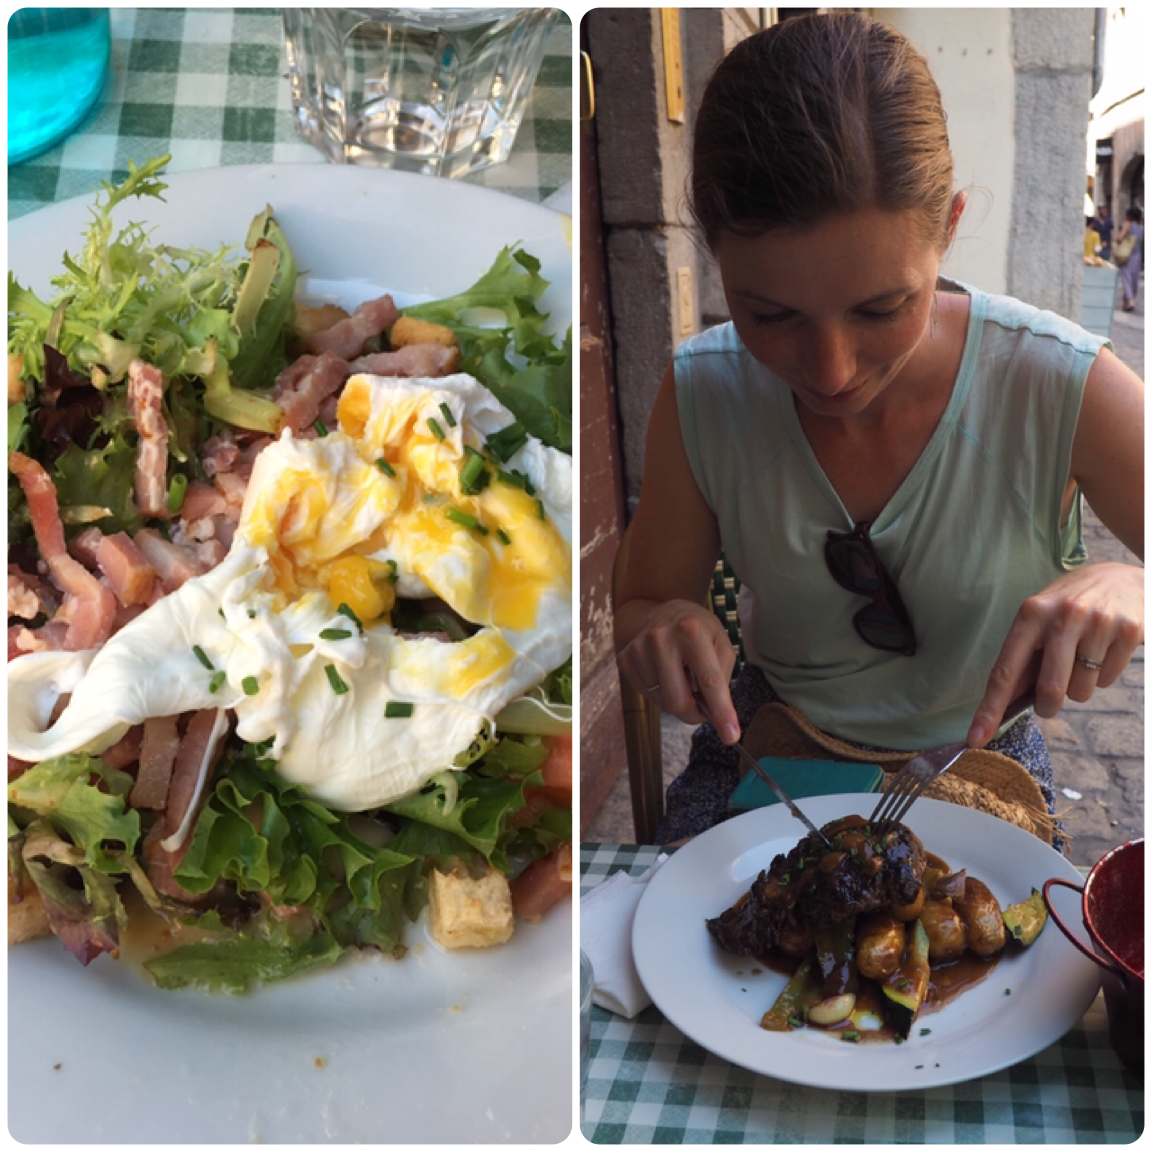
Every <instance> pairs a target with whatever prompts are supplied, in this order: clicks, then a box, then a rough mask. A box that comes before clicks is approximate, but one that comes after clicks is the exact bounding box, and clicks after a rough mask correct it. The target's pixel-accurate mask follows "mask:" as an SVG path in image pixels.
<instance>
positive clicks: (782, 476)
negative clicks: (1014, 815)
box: [616, 13, 1143, 842]
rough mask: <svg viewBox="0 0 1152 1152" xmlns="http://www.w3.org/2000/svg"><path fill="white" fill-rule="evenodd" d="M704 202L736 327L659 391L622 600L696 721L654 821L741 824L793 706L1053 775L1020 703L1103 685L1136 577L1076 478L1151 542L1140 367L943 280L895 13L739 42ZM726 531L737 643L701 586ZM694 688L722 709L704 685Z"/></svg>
mask: <svg viewBox="0 0 1152 1152" xmlns="http://www.w3.org/2000/svg"><path fill="white" fill-rule="evenodd" d="M691 199H692V208H693V212H694V214H695V216H696V219H697V221H698V223H699V225H700V228H701V231H702V234H703V236H704V239H705V240H706V242H707V244H708V246H709V248H710V249H711V251H712V253H713V255H714V256H715V258H716V260H717V263H718V266H719V271H720V277H721V281H722V284H723V288H724V292H725V296H726V299H727V303H728V307H729V313H730V315H731V317H732V321H731V323H729V324H725V325H721V326H719V327H717V328H713V329H709V330H708V331H706V332H704V333H701V334H700V335H698V336H695V337H692V338H691V339H689V340H688V341H687V342H686V343H685V344H684V345H682V346H681V347H680V348H679V349H678V351H677V353H676V355H675V357H674V360H673V364H672V365H671V366H670V367H669V369H668V371H667V372H666V373H665V376H664V380H663V383H662V385H661V387H660V390H659V393H658V395H657V399H656V401H655V404H654V406H653V411H652V415H651V421H650V425H649V431H648V441H647V450H646V455H645V474H644V482H643V487H642V492H641V497H640V501H639V504H638V507H637V510H636V515H635V518H634V521H633V524H632V527H631V538H630V547H629V559H628V563H627V565H626V567H625V570H624V571H623V573H622V576H621V582H620V585H619V595H618V600H617V612H616V642H617V651H618V662H619V666H620V669H621V672H622V673H623V675H625V676H626V677H627V678H628V679H629V680H630V681H631V682H632V683H633V684H634V685H635V686H636V687H637V688H638V689H639V690H640V691H642V692H644V693H645V694H646V695H648V696H649V697H650V698H651V699H653V700H654V701H656V702H658V703H659V704H660V705H661V706H662V707H663V708H664V710H665V711H667V712H670V713H672V714H673V715H675V716H678V717H679V718H680V719H682V720H685V721H688V722H691V723H700V722H702V721H703V720H704V719H705V712H707V715H708V717H709V718H711V720H712V721H713V723H714V727H713V726H712V725H708V724H705V725H704V726H703V727H702V728H700V729H699V730H698V732H697V734H696V736H695V738H694V741H693V751H692V755H691V758H690V760H689V765H688V767H687V768H686V770H685V771H684V773H683V774H682V775H681V776H680V777H679V778H678V779H677V780H676V781H674V782H673V784H672V786H671V787H670V788H669V791H668V813H667V815H666V817H665V821H664V824H663V826H662V827H661V829H660V833H659V837H658V839H659V840H660V841H661V842H667V841H670V840H675V839H680V838H683V837H685V836H689V835H693V834H695V833H698V832H700V831H703V830H704V829H705V828H707V827H709V826H711V825H712V824H714V823H716V822H717V821H718V820H720V819H723V818H724V817H725V816H726V815H728V811H727V797H728V795H729V794H730V792H731V790H732V788H733V787H734V786H735V784H736V782H737V778H738V769H737V766H736V758H735V755H734V753H733V750H732V749H730V748H727V747H726V746H727V745H730V744H731V743H733V742H734V741H735V740H736V739H737V738H738V737H739V735H740V731H741V728H742V727H743V726H746V725H747V724H748V723H749V722H750V720H751V718H752V716H753V715H754V714H755V712H756V711H757V709H758V708H759V707H760V706H761V705H762V704H764V703H766V702H768V701H770V700H773V699H776V698H780V699H783V700H784V701H786V702H787V703H789V704H791V705H793V706H794V707H796V708H798V709H799V710H800V711H801V712H802V713H804V714H805V716H806V717H807V718H808V720H810V721H811V722H812V723H813V724H815V725H816V726H817V727H818V728H819V729H821V730H822V731H824V732H826V733H829V734H831V735H833V736H835V737H837V738H839V739H842V740H845V741H849V742H851V743H854V744H857V745H860V746H865V747H869V748H880V749H891V750H905V749H920V748H924V747H930V746H934V745H938V744H943V743H947V742H951V741H956V740H962V739H965V738H967V739H968V741H969V742H970V743H971V744H972V745H973V746H975V747H985V746H987V747H990V748H993V749H997V750H999V751H1002V752H1004V753H1006V754H1008V755H1011V756H1013V757H1014V758H1015V759H1017V760H1018V761H1020V762H1021V763H1023V764H1024V765H1025V767H1026V768H1028V770H1029V771H1030V772H1032V773H1033V775H1034V776H1035V777H1036V778H1037V780H1038V782H1039V783H1040V785H1041V787H1042V789H1044V790H1045V794H1046V796H1047V798H1048V800H1049V806H1050V807H1051V803H1052V801H1051V765H1050V762H1049V761H1048V757H1047V752H1046V749H1045V748H1044V744H1043V738H1042V737H1041V735H1040V733H1039V729H1038V728H1037V727H1036V724H1035V721H1034V719H1033V718H1032V716H1031V715H1029V716H1028V717H1026V718H1025V719H1023V720H1021V721H1019V723H1017V724H1016V725H1015V726H1014V727H1013V728H1012V729H1011V730H1010V731H1009V732H1007V733H1000V734H997V728H998V726H999V724H1000V721H1001V719H1002V717H1003V714H1004V711H1005V707H1006V706H1007V704H1008V703H1009V702H1010V701H1011V700H1013V699H1014V697H1015V696H1016V695H1018V694H1019V692H1021V691H1022V690H1023V689H1024V688H1025V687H1028V686H1029V684H1030V683H1032V682H1034V684H1035V690H1036V697H1037V704H1036V711H1037V712H1038V713H1039V714H1040V715H1042V716H1053V715H1055V714H1056V712H1057V711H1058V710H1059V708H1060V706H1061V704H1062V702H1063V700H1064V699H1065V697H1071V698H1072V699H1075V700H1086V699H1087V698H1088V697H1089V696H1091V694H1092V693H1093V691H1094V690H1095V689H1096V688H1097V687H1100V686H1104V685H1107V684H1111V683H1112V682H1113V681H1115V680H1116V679H1117V678H1118V677H1119V675H1120V673H1121V671H1122V669H1123V668H1124V667H1125V665H1126V664H1127V663H1128V661H1129V660H1130V658H1131V656H1132V654H1133V652H1134V650H1135V648H1136V647H1137V645H1138V644H1139V643H1141V641H1142V637H1143V579H1142V571H1141V570H1140V569H1138V568H1136V567H1134V566H1130V565H1122V564H1094V565H1086V564H1084V563H1083V560H1084V552H1083V547H1082V544H1081V540H1080V499H1081V495H1082V494H1083V496H1085V497H1086V498H1087V499H1088V500H1089V502H1090V503H1091V505H1092V507H1093V508H1094V509H1095V511H1096V512H1097V513H1098V514H1099V515H1100V517H1101V518H1102V519H1103V520H1104V522H1105V523H1106V524H1107V525H1108V526H1109V528H1110V529H1111V530H1112V531H1113V532H1115V533H1116V534H1117V535H1118V536H1119V537H1120V539H1121V540H1122V541H1123V542H1124V543H1125V544H1126V545H1127V546H1128V547H1129V548H1131V549H1132V550H1133V551H1135V552H1137V553H1139V552H1140V550H1141V547H1142V521H1143V472H1142V458H1143V436H1142V412H1143V397H1142V385H1141V382H1140V381H1139V379H1138V378H1137V377H1136V376H1135V375H1134V374H1133V373H1131V372H1130V371H1129V370H1128V369H1127V368H1125V367H1124V365H1123V364H1121V363H1120V361H1119V360H1117V358H1116V357H1115V356H1114V355H1113V354H1112V353H1111V351H1109V350H1108V349H1107V348H1106V347H1102V345H1103V344H1104V342H1103V341H1102V340H1101V339H1099V338H1097V337H1094V336H1091V335H1089V334H1088V333H1086V332H1084V331H1082V330H1081V329H1079V328H1077V327H1076V326H1075V325H1072V324H1070V323H1069V322H1067V321H1064V320H1062V319H1060V318H1059V317H1056V316H1053V315H1051V314H1049V313H1042V312H1039V311H1037V310H1035V309H1032V308H1029V307H1028V306H1026V305H1023V304H1020V303H1019V302H1017V301H1014V300H1009V299H1007V298H1001V297H991V296H988V295H987V294H985V293H982V292H979V291H977V290H976V289H973V288H968V287H965V286H962V285H959V284H955V283H951V282H948V281H945V280H940V279H939V278H938V272H939V265H940V259H941V257H942V255H943V253H944V252H945V250H946V249H947V247H948V244H949V243H950V241H951V239H952V236H953V235H954V233H955V230H956V226H957V223H958V221H959V219H960V216H961V213H962V212H963V209H964V200H965V197H964V194H963V193H962V192H961V193H954V191H953V187H952V158H951V153H950V150H949V146H948V138H947V133H946V129H945V121H944V113H943V109H942V107H941V103H940V96H939V92H938V91H937V88H936V85H935V83H934V82H933V80H932V78H931V76H930V74H929V72H928V69H927V65H926V64H925V62H924V60H923V58H922V57H920V56H919V55H918V54H917V53H916V52H915V50H914V49H913V48H912V47H911V46H910V45H909V44H908V43H907V41H905V40H904V39H903V37H901V36H900V35H899V33H897V32H895V31H894V30H892V29H890V28H888V27H886V26H884V25H882V24H879V23H876V22H873V21H871V20H869V19H868V18H866V17H864V16H862V15H858V14H855V13H837V14H832V15H820V16H804V17H794V18H792V19H789V20H787V21H785V22H783V23H782V24H780V25H777V26H775V27H773V28H771V29H769V30H768V31H766V32H763V33H760V34H758V35H756V36H753V37H751V38H749V39H748V40H745V41H744V42H742V43H741V44H739V45H738V46H737V47H736V48H735V49H734V50H733V51H732V52H731V53H730V54H729V55H728V57H726V58H725V60H724V61H722V62H721V64H720V66H719V68H718V69H717V71H716V73H715V74H714V76H713V78H712V79H711V81H710V83H709V85H708V87H707V90H706V92H705V94H704V97H703V101H702V105H701V108H700V113H699V116H698V120H697V128H696V139H695V144H694V151H693V174H692V185H691ZM721 550H722V551H723V552H724V554H725V556H726V558H727V559H728V560H729V561H730V563H731V564H732V567H733V568H734V569H735V571H736V573H737V575H738V576H739V577H740V578H741V580H742V582H743V585H744V588H743V591H742V593H741V606H740V612H741V625H742V635H743V638H744V643H745V649H746V652H747V655H748V663H747V665H746V666H745V669H744V670H743V671H742V672H741V674H740V676H739V677H738V678H737V680H736V682H735V684H734V686H733V688H732V692H731V695H730V694H729V676H730V673H731V670H732V668H733V665H734V654H733V651H732V649H731V646H730V644H729V641H728V638H727V634H726V633H725V631H724V629H723V627H722V626H721V625H720V623H719V622H718V621H717V620H716V618H715V617H714V616H713V614H712V613H711V612H710V611H709V610H708V609H707V608H705V607H703V594H704V590H705V588H706V587H707V582H708V579H709V575H710V573H711V572H712V569H713V566H714V564H715V561H716V559H717V556H718V555H719V553H720V552H721ZM694 689H696V690H698V691H699V693H700V695H701V697H702V699H703V702H704V705H705V707H704V708H701V707H700V706H699V705H698V704H697V701H696V698H695V697H694V695H693V691H694Z"/></svg>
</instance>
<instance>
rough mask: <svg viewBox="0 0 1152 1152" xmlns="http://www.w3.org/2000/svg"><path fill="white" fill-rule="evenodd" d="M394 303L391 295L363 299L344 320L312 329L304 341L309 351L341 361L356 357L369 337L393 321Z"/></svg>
mask: <svg viewBox="0 0 1152 1152" xmlns="http://www.w3.org/2000/svg"><path fill="white" fill-rule="evenodd" d="M396 316H397V311H396V305H395V304H394V303H393V302H392V297H391V296H380V297H377V298H376V299H375V300H366V301H365V302H364V303H363V304H361V305H360V307H359V308H357V309H356V311H355V312H353V313H352V315H351V316H349V317H348V318H347V319H346V320H338V321H337V322H336V323H335V324H333V325H332V327H331V328H324V329H322V330H321V331H319V332H313V333H312V335H311V336H309V337H308V339H307V341H306V342H305V346H306V347H307V349H308V351H309V352H316V353H320V352H334V353H335V354H336V355H337V356H340V357H342V358H343V359H345V360H348V359H350V358H351V357H353V356H359V355H360V353H361V352H362V351H363V349H364V345H365V344H366V343H367V342H368V341H369V340H371V339H372V337H373V336H379V335H380V333H381V332H385V331H387V329H389V328H391V327H392V325H393V324H395V323H396Z"/></svg>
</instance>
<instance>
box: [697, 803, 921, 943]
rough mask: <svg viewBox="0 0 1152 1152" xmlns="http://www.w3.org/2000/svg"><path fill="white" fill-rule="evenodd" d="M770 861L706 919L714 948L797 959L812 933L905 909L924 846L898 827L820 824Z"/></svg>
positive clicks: (857, 821)
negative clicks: (880, 828)
mask: <svg viewBox="0 0 1152 1152" xmlns="http://www.w3.org/2000/svg"><path fill="white" fill-rule="evenodd" d="M823 832H824V835H825V836H827V838H828V839H829V840H830V841H831V844H832V847H831V848H829V847H828V846H827V845H826V844H824V842H823V841H821V840H820V839H819V838H818V837H817V836H816V835H815V833H812V834H810V835H808V836H805V837H804V839H803V840H801V841H800V843H799V844H797V845H796V847H795V848H793V849H792V850H791V851H790V852H787V853H784V854H781V855H779V856H777V857H776V859H775V860H773V861H772V865H771V867H770V868H769V869H768V870H767V871H765V872H761V873H760V875H759V876H758V877H757V878H756V880H755V881H754V882H753V884H752V887H751V889H750V890H749V891H748V892H747V893H745V894H744V895H743V896H742V897H741V898H740V899H739V900H738V901H737V902H736V903H735V904H734V905H733V906H732V907H731V908H728V909H726V910H725V911H724V912H722V913H721V914H720V915H719V916H717V917H716V918H715V919H712V920H708V921H707V924H708V930H709V931H710V932H711V933H712V935H713V936H714V937H715V938H716V940H717V941H718V942H719V943H720V945H721V947H723V948H725V949H727V950H728V951H729V952H733V953H735V954H736V955H738V956H764V955H767V954H768V953H769V952H773V951H777V950H779V951H782V952H785V953H787V954H789V955H801V954H802V953H803V952H804V951H806V949H807V946H808V944H809V943H810V940H811V936H810V932H811V929H812V928H823V927H828V926H830V925H834V924H839V923H842V922H843V921H845V920H849V919H853V918H855V917H856V916H859V915H861V914H862V913H864V912H871V911H873V910H874V909H877V908H886V907H890V906H892V905H905V904H911V903H912V902H913V901H914V900H915V899H916V897H917V895H918V894H919V892H920V884H921V880H922V878H923V875H924V866H925V854H924V846H923V844H921V843H920V841H919V839H917V837H916V836H915V835H914V834H913V833H912V832H911V831H910V830H909V829H908V828H906V827H904V825H902V824H901V825H897V826H896V827H895V828H886V829H885V830H883V831H874V830H873V829H872V827H871V826H870V825H869V824H868V822H867V821H866V820H864V819H863V817H860V816H849V817H846V818H844V819H842V820H836V821H834V822H833V823H831V824H826V825H825V826H824V828H823Z"/></svg>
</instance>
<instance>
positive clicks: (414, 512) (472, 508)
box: [242, 377, 571, 631]
mask: <svg viewBox="0 0 1152 1152" xmlns="http://www.w3.org/2000/svg"><path fill="white" fill-rule="evenodd" d="M445 396H447V397H448V398H449V399H453V398H452V397H451V394H450V393H448V392H442V391H435V390H429V391H422V392H415V393H413V394H412V395H410V396H397V397H393V398H392V399H391V402H389V403H388V404H386V405H379V406H378V407H377V408H376V409H373V407H372V403H371V399H372V393H371V389H370V388H369V387H368V386H367V382H366V381H365V382H364V384H363V385H361V383H360V381H359V380H358V378H356V377H353V379H352V380H350V381H349V382H348V384H347V385H346V386H345V389H344V392H343V393H342V395H341V398H340V401H339V404H338V408H337V417H338V420H339V430H337V431H334V432H332V433H330V434H329V435H327V436H325V437H321V438H319V439H316V440H311V441H297V442H295V443H293V444H283V445H282V446H280V452H279V453H277V454H276V455H272V456H269V457H268V459H267V460H266V461H264V464H265V468H264V469H263V470H262V471H261V473H260V477H259V484H255V483H254V484H253V485H250V501H249V503H248V505H247V506H246V508H245V514H244V518H243V523H242V529H243V531H244V533H245V534H246V536H247V538H248V540H249V542H250V543H252V544H254V545H256V546H259V547H263V548H265V549H266V550H267V553H268V558H269V570H270V573H271V584H273V585H274V588H275V590H276V591H277V592H279V593H280V595H281V596H282V597H284V598H285V599H287V600H296V599H298V598H299V597H300V596H301V595H302V594H303V593H304V592H305V591H308V590H323V591H325V592H326V593H327V594H328V597H329V599H330V600H331V601H332V603H333V606H335V607H339V606H340V605H341V604H346V605H347V606H348V607H349V608H350V609H351V610H352V611H353V612H354V613H355V614H356V616H357V617H358V618H359V619H360V620H361V621H362V622H364V623H367V622H369V621H372V620H378V619H381V618H382V617H385V616H387V614H388V613H390V612H391V610H392V608H393V605H394V602H395V588H394V580H395V577H396V572H395V570H394V569H393V568H392V566H391V565H390V564H385V563H382V562H381V559H378V558H377V557H379V558H383V557H393V558H395V561H396V563H397V564H398V565H399V566H400V573H401V575H402V576H404V575H410V576H412V577H415V578H416V579H417V580H418V581H419V583H420V584H422V585H423V586H424V587H425V588H427V589H428V590H430V591H431V592H432V593H433V594H435V595H437V596H440V597H441V598H443V599H444V600H445V601H446V602H447V603H448V604H450V605H451V606H452V607H453V608H454V609H455V610H456V611H457V612H459V613H460V614H461V615H462V616H463V617H465V618H466V619H467V620H469V621H471V622H472V623H473V624H477V625H481V626H491V627H495V628H501V629H512V630H515V631H528V630H531V629H532V628H534V627H535V626H536V624H537V618H538V616H539V614H540V611H541V603H542V601H543V600H544V599H545V597H549V596H550V594H555V593H564V592H566V591H567V590H568V589H569V587H570V584H571V572H570V568H571V561H570V551H569V546H568V543H567V541H566V540H565V539H564V536H563V535H562V533H561V532H560V530H559V529H558V528H557V526H556V525H555V524H554V523H553V522H552V521H551V520H550V519H549V517H548V515H547V513H546V511H545V506H544V504H543V502H542V501H541V500H540V499H539V498H538V497H537V495H536V494H535V493H531V494H530V492H529V491H527V490H526V489H525V488H523V487H520V486H517V484H515V483H511V482H509V481H508V479H507V478H505V479H501V478H500V476H499V472H500V470H501V467H502V466H501V465H500V464H499V463H497V462H496V461H494V460H492V459H487V460H485V461H484V465H483V467H484V470H485V473H486V475H485V480H486V483H484V484H483V485H482V486H481V487H480V489H479V491H475V490H472V489H470V490H469V492H467V493H466V492H464V491H463V490H462V488H461V475H462V473H463V470H464V468H465V466H466V465H467V464H468V462H469V460H471V461H472V462H473V467H475V464H476V457H477V451H476V450H475V449H474V448H467V449H466V448H465V437H464V433H465V429H464V427H462V426H461V424H462V421H463V416H462V412H461V411H460V410H459V409H458V410H457V415H453V414H452V411H451V410H450V408H449V403H448V400H445V399H444V397H445ZM453 402H455V401H454V400H453ZM262 460H263V457H262ZM253 479H254V481H255V480H256V474H255V473H254V477H253ZM266 587H268V585H266ZM268 590H269V591H271V590H273V589H272V587H268Z"/></svg>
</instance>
